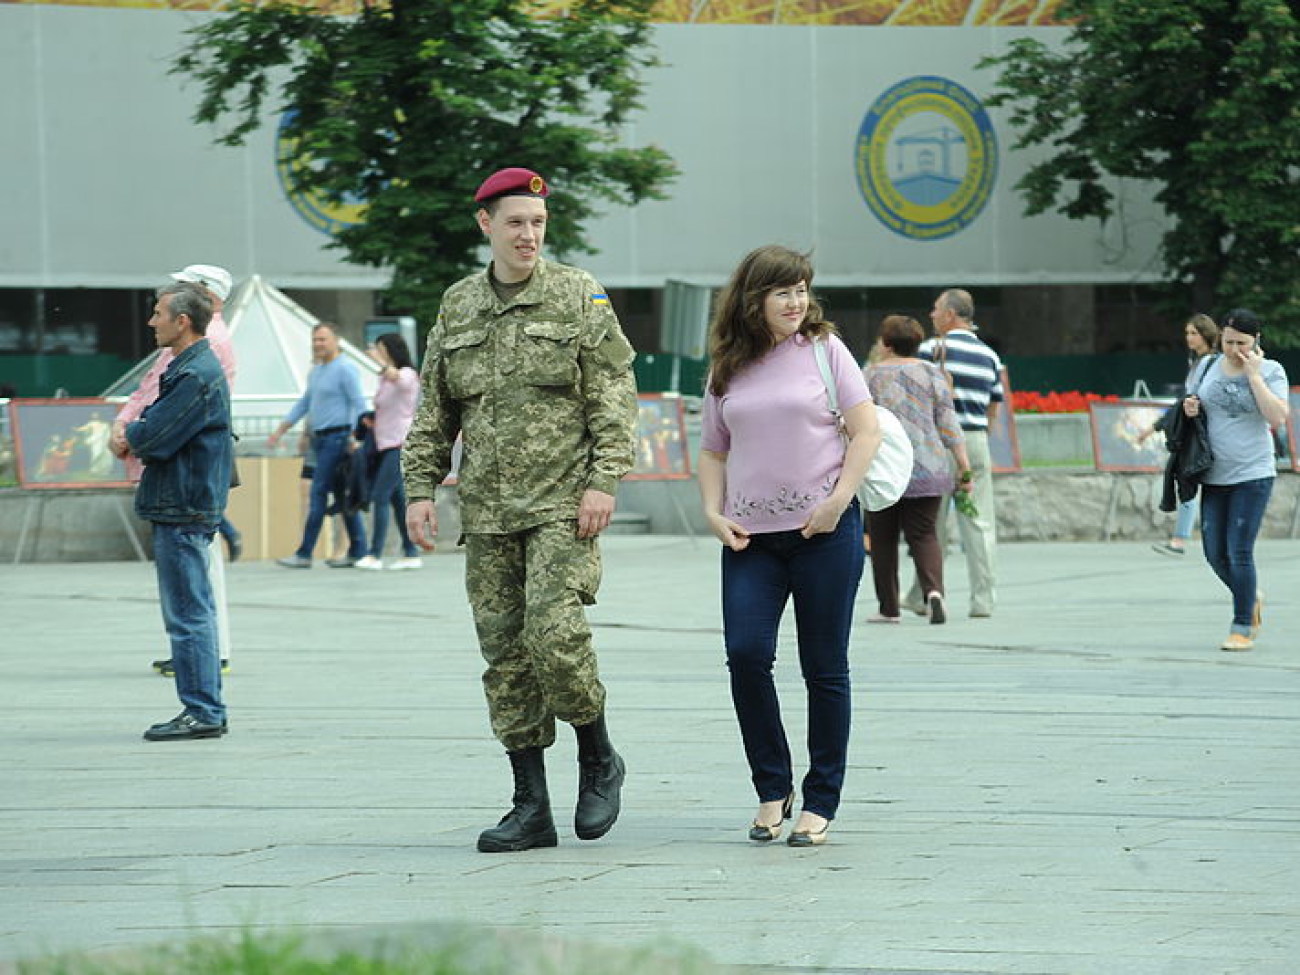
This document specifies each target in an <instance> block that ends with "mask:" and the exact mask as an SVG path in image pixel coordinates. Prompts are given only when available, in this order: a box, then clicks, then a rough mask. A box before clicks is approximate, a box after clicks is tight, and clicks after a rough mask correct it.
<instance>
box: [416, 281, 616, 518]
mask: <svg viewBox="0 0 1300 975" xmlns="http://www.w3.org/2000/svg"><path fill="white" fill-rule="evenodd" d="M633 355H634V353H633V351H632V346H631V345H630V344H629V343H628V340H627V338H626V337H625V336H624V335H623V330H622V329H621V328H620V327H619V324H618V318H617V317H616V316H615V315H614V310H613V308H611V307H610V304H609V299H608V298H607V297H605V294H604V292H603V290H602V289H601V287H600V285H599V284H598V283H597V282H596V279H595V278H593V277H592V276H591V275H590V274H588V273H587V272H585V271H582V270H579V269H578V268H573V267H567V266H566V265H563V264H553V263H550V262H547V261H539V262H538V264H537V267H536V268H535V270H534V271H533V276H532V278H531V280H530V281H529V283H528V286H527V287H526V288H524V290H523V291H521V292H520V293H519V294H518V295H516V296H515V298H514V299H513V300H512V301H511V302H509V303H508V304H502V303H501V300H500V299H499V298H497V296H496V292H494V291H493V290H492V285H491V282H490V281H489V280H488V276H487V271H482V272H480V273H478V274H474V275H471V276H470V277H468V278H464V279H462V280H461V281H458V282H457V283H456V284H454V285H452V286H451V287H450V288H448V289H447V291H446V293H445V294H444V295H443V297H442V306H441V308H440V309H439V311H438V318H437V321H436V322H435V323H434V326H433V328H432V329H431V330H430V332H429V342H428V349H427V350H426V352H425V354H424V364H423V366H422V368H421V383H422V386H423V396H422V399H421V401H420V407H419V410H418V411H417V413H416V416H415V422H414V424H413V425H412V427H411V432H410V433H409V434H408V435H407V438H406V444H405V446H404V447H403V451H402V468H403V471H404V477H405V482H406V494H407V497H408V498H409V499H410V500H411V501H421V500H428V499H431V498H432V497H433V493H434V488H435V487H436V486H437V485H438V484H439V483H440V482H441V481H442V480H443V478H444V477H446V476H447V474H448V472H449V471H450V470H451V464H452V445H453V444H454V443H455V441H456V435H457V434H458V433H459V434H460V435H461V440H462V445H463V452H462V456H461V459H460V467H459V472H458V484H459V490H460V505H461V521H462V524H463V526H464V529H465V531H467V532H484V533H503V532H514V531H522V530H524V529H526V528H531V527H534V526H536V525H540V524H543V523H544V522H548V521H555V520H558V519H562V518H573V517H576V516H577V512H578V502H579V500H580V499H581V497H582V493H583V491H585V490H586V489H588V488H594V489H595V490H598V491H604V492H605V493H607V494H614V493H615V491H616V489H617V487H618V482H619V479H620V478H621V477H622V476H623V475H624V474H626V473H627V472H628V471H629V470H631V469H632V464H633V462H634V459H635V435H636V419H637V402H636V380H635V379H634V377H633V375H632V359H633Z"/></svg>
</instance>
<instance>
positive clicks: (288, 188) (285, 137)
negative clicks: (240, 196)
mask: <svg viewBox="0 0 1300 975" xmlns="http://www.w3.org/2000/svg"><path fill="white" fill-rule="evenodd" d="M293 115H294V112H293V109H290V110H289V111H287V112H285V113H284V114H283V115H282V116H280V127H279V129H278V131H277V132H276V136H275V171H276V175H277V176H278V177H279V179H280V188H281V189H282V190H283V191H284V195H285V197H286V198H287V199H288V201H289V203H290V204H291V205H292V206H293V208H294V210H295V211H296V212H297V213H298V215H299V216H300V217H302V218H303V219H304V220H306V221H307V222H308V223H309V224H311V225H312V226H313V227H315V228H316V229H317V230H319V231H320V232H321V233H323V234H328V235H329V236H331V237H332V236H334V234H336V233H338V232H339V231H340V230H342V229H343V228H344V227H348V226H352V225H353V224H358V223H362V222H363V221H364V220H365V218H366V203H365V201H364V200H360V199H351V198H349V199H345V200H342V201H335V200H331V199H329V198H328V197H326V196H325V195H324V194H323V193H321V192H319V191H317V190H310V189H309V190H306V191H301V190H296V189H294V180H293V177H294V175H295V174H297V173H300V172H302V170H304V169H309V168H310V167H311V166H312V165H313V161H312V159H311V157H310V156H309V155H307V154H306V153H304V152H302V151H300V150H299V147H298V143H297V141H296V140H295V139H293V138H291V137H290V136H289V134H288V126H289V123H290V122H291V121H292V120H293Z"/></svg>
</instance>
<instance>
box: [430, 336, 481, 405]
mask: <svg viewBox="0 0 1300 975" xmlns="http://www.w3.org/2000/svg"><path fill="white" fill-rule="evenodd" d="M487 338H488V330H487V329H486V328H479V329H472V330H470V331H466V332H457V333H456V334H454V335H447V336H445V337H444V338H443V340H442V358H443V375H444V376H445V377H446V380H447V391H448V392H449V393H451V396H452V398H453V399H467V398H469V397H471V396H482V395H483V394H484V393H485V392H487V389H488V386H490V385H491V383H492V352H491V349H490V348H489V347H488V342H487Z"/></svg>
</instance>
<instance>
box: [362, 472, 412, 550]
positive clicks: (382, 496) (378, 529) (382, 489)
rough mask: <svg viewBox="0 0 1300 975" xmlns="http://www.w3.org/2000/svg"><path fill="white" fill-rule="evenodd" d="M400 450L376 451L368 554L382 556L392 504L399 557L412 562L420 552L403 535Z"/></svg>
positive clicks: (404, 507) (403, 491) (386, 539)
mask: <svg viewBox="0 0 1300 975" xmlns="http://www.w3.org/2000/svg"><path fill="white" fill-rule="evenodd" d="M401 454H402V452H401V450H399V449H398V448H397V447H393V448H392V449H390V450H381V451H380V452H379V465H378V466H377V467H376V468H375V480H374V484H373V485H372V486H371V488H370V503H371V505H373V506H374V509H375V520H374V524H373V525H372V526H371V531H370V535H371V539H370V554H371V555H373V556H374V557H375V558H380V557H382V556H383V554H384V542H386V541H388V508H389V505H390V504H391V505H392V509H393V520H394V521H395V522H397V532H398V534H399V535H401V536H402V554H403V555H405V556H406V557H407V558H410V559H413V558H415V557H416V556H418V555H419V554H420V550H419V549H417V548H416V547H415V543H414V542H412V541H411V536H410V535H408V534H407V533H406V487H405V486H404V485H403V484H402V458H401Z"/></svg>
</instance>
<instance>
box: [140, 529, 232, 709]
mask: <svg viewBox="0 0 1300 975" xmlns="http://www.w3.org/2000/svg"><path fill="white" fill-rule="evenodd" d="M213 531H214V530H213V529H212V528H205V527H203V526H199V525H164V524H158V523H155V524H154V526H153V556H154V566H155V568H156V569H157V572H158V595H159V597H160V601H161V603H162V616H163V624H164V625H165V626H166V628H167V636H168V638H169V639H170V641H171V649H172V666H173V667H175V668H176V695H177V697H179V698H180V699H181V704H182V705H183V706H184V708H185V712H186V713H187V714H189V715H190V716H191V717H193V718H194V719H195V720H196V721H201V722H203V723H204V724H220V723H221V722H222V721H225V720H226V706H225V704H223V703H222V701H221V661H220V654H219V652H218V650H217V605H216V602H215V601H214V600H213V598H212V584H211V583H210V582H209V581H208V546H209V544H210V543H211V542H212V535H213Z"/></svg>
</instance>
